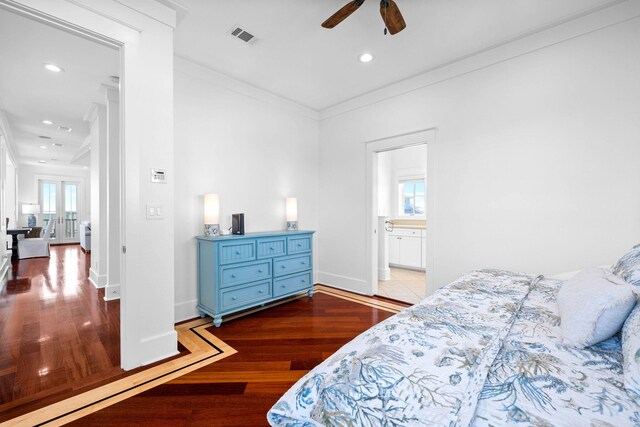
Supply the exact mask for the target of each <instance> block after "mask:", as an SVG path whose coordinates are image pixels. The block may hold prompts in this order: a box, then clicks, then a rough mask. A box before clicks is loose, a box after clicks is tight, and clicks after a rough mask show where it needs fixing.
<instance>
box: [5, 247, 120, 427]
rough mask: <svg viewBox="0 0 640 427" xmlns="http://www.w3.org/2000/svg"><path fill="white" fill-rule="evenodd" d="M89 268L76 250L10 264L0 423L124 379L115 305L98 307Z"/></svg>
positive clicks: (100, 292)
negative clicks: (98, 386) (121, 378)
mask: <svg viewBox="0 0 640 427" xmlns="http://www.w3.org/2000/svg"><path fill="white" fill-rule="evenodd" d="M90 263H91V254H85V253H83V252H82V250H81V249H80V245H61V246H51V257H50V258H32V259H25V260H21V261H14V262H13V263H12V266H11V270H10V271H9V272H8V273H7V277H6V279H5V284H4V287H3V290H2V292H1V293H0V325H1V326H0V413H2V415H0V422H2V421H6V420H7V419H9V418H12V417H15V416H17V415H19V414H23V413H26V412H29V411H32V410H34V409H37V408H39V407H42V406H45V405H47V404H50V403H52V402H53V401H58V400H61V399H63V398H66V397H69V396H73V395H75V394H78V393H80V392H82V391H85V390H86V389H88V388H91V387H94V386H97V385H100V384H102V383H104V382H105V380H107V379H108V380H110V381H111V380H113V379H114V378H117V377H120V376H122V375H124V371H122V370H121V369H120V301H119V300H115V301H109V302H106V301H104V299H103V298H104V291H103V290H101V289H96V288H95V287H94V286H93V285H92V284H91V283H90V282H89V280H88V274H89V266H90Z"/></svg>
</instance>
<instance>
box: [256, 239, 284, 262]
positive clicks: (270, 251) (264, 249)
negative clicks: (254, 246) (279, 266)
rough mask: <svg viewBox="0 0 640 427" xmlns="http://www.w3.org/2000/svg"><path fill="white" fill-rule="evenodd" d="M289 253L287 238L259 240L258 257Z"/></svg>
mask: <svg viewBox="0 0 640 427" xmlns="http://www.w3.org/2000/svg"><path fill="white" fill-rule="evenodd" d="M286 254H287V239H286V238H284V237H281V238H279V239H268V240H262V239H261V240H258V259H260V258H272V257H276V256H282V255H286Z"/></svg>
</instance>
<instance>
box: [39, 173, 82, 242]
mask: <svg viewBox="0 0 640 427" xmlns="http://www.w3.org/2000/svg"><path fill="white" fill-rule="evenodd" d="M38 193H39V200H40V206H41V209H42V222H43V226H44V228H45V229H46V228H47V227H48V224H49V222H50V221H53V225H52V226H51V228H50V238H49V241H50V243H52V244H67V243H78V242H79V236H78V211H79V206H78V202H79V200H78V194H81V192H80V183H79V182H71V181H45V180H39V182H38Z"/></svg>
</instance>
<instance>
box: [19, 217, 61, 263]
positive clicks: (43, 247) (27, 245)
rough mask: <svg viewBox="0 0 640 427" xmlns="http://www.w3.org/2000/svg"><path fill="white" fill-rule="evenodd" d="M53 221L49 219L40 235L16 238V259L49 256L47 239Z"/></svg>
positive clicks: (49, 235)
mask: <svg viewBox="0 0 640 427" xmlns="http://www.w3.org/2000/svg"><path fill="white" fill-rule="evenodd" d="M53 222H54V221H53V220H49V222H48V223H47V226H46V228H45V229H44V234H43V235H42V237H35V238H32V239H18V259H25V258H37V257H48V256H49V239H50V237H51V228H52V227H53Z"/></svg>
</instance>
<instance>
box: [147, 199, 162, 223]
mask: <svg viewBox="0 0 640 427" xmlns="http://www.w3.org/2000/svg"><path fill="white" fill-rule="evenodd" d="M147 219H164V206H163V205H161V204H160V203H147Z"/></svg>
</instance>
